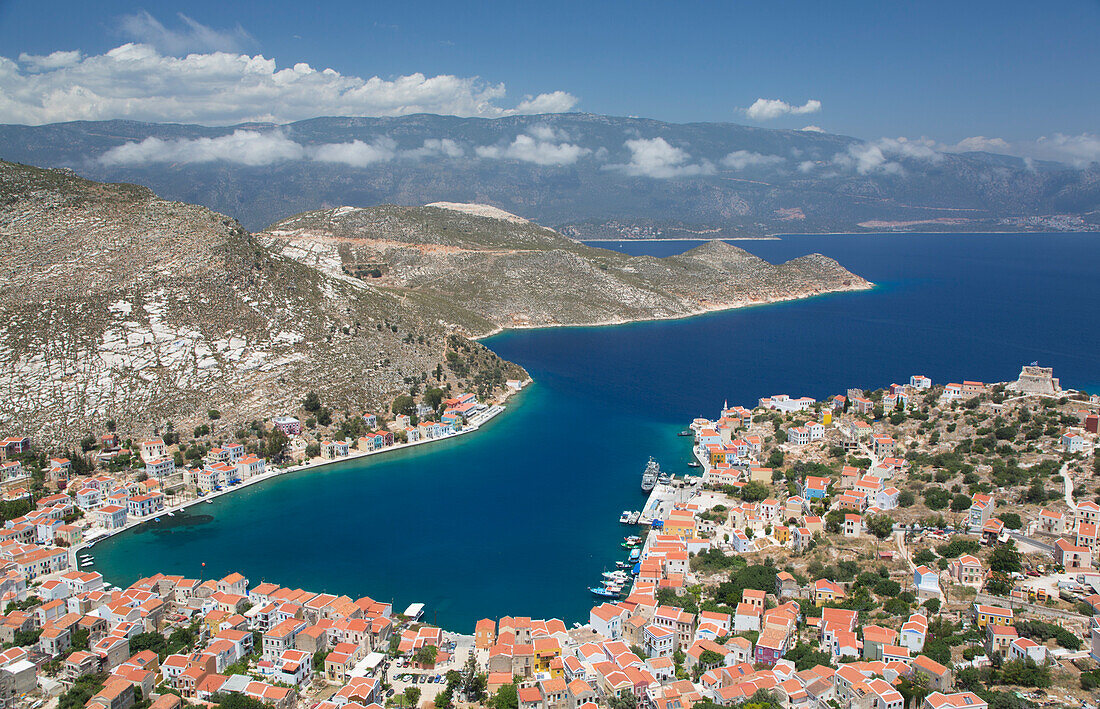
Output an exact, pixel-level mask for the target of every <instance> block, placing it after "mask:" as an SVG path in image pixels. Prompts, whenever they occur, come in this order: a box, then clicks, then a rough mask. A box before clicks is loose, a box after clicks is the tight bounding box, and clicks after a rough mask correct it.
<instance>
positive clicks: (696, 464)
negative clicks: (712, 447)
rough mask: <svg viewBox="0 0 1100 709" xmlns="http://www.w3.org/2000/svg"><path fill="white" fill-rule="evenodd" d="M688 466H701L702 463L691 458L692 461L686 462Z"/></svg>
mask: <svg viewBox="0 0 1100 709" xmlns="http://www.w3.org/2000/svg"><path fill="white" fill-rule="evenodd" d="M688 467H689V468H701V467H703V464H702V463H700V462H699V461H697V460H693V461H691V462H690V463H688Z"/></svg>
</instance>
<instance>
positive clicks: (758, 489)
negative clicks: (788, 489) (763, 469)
mask: <svg viewBox="0 0 1100 709" xmlns="http://www.w3.org/2000/svg"><path fill="white" fill-rule="evenodd" d="M770 493H771V491H770V490H769V489H768V486H767V485H765V484H764V483H762V482H760V481H759V480H750V481H748V482H747V483H745V484H744V486H743V487H742V488H741V499H742V500H746V501H748V502H759V501H760V500H766V499H767V498H768V495H769V494H770Z"/></svg>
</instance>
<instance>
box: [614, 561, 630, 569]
mask: <svg viewBox="0 0 1100 709" xmlns="http://www.w3.org/2000/svg"><path fill="white" fill-rule="evenodd" d="M615 566H617V567H619V568H620V569H629V568H630V567H631V563H630V562H629V561H616V562H615Z"/></svg>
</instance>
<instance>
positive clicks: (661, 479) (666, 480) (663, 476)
mask: <svg viewBox="0 0 1100 709" xmlns="http://www.w3.org/2000/svg"><path fill="white" fill-rule="evenodd" d="M657 482H659V483H661V484H662V485H668V484H669V483H670V482H672V478H670V477H669V476H668V475H666V474H665V473H661V477H659V478H657Z"/></svg>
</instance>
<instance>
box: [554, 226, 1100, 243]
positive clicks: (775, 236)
mask: <svg viewBox="0 0 1100 709" xmlns="http://www.w3.org/2000/svg"><path fill="white" fill-rule="evenodd" d="M1098 233H1100V230H1097V229H1082V230H1073V231H1043V230H1037V231H997V230H994V231H961V232H960V231H911V230H905V229H898V230H896V231H879V230H876V231H777V232H772V233H770V234H765V235H763V236H716V237H713V238H709V239H708V238H703V237H698V236H670V237H662V238H647V239H630V238H623V239H607V238H604V239H576V241H579V242H580V243H582V244H592V243H604V244H610V243H623V244H634V243H639V244H643V243H647V242H651V241H654V242H656V241H780V240H782V239H783V238H784V237H787V236H940V235H943V236H966V235H968V234H973V235H976V236H977V235H986V236H1015V235H1032V236H1034V235H1036V234H1050V235H1052V236H1060V235H1062V234H1098Z"/></svg>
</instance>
